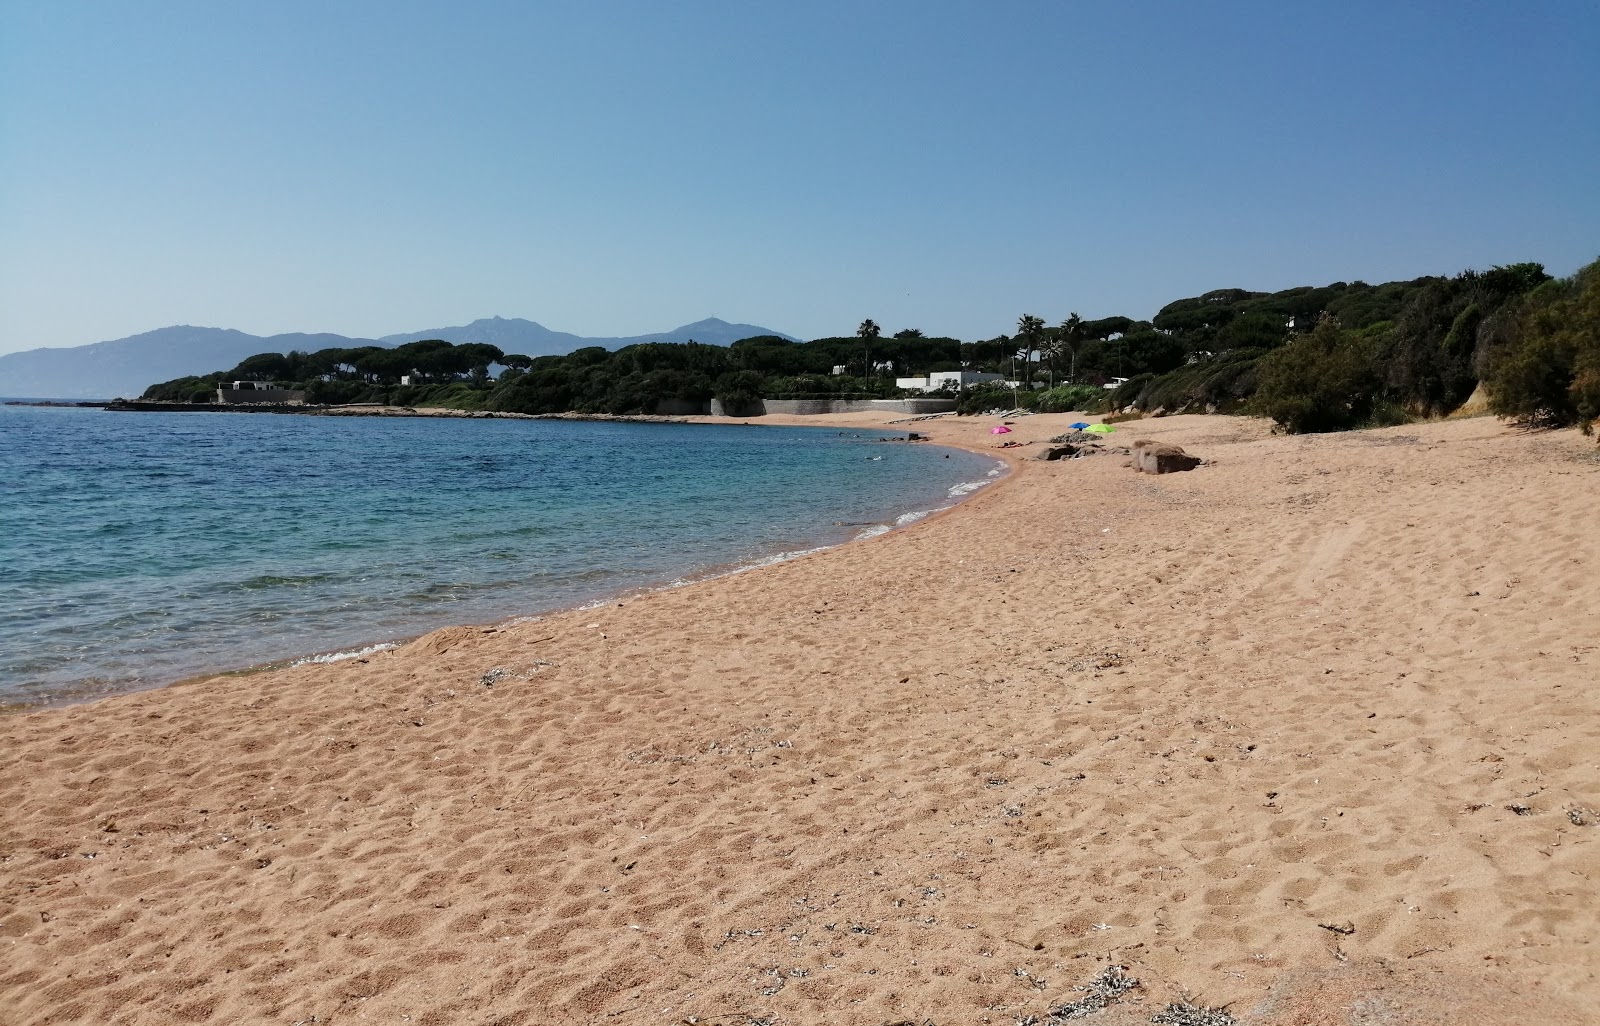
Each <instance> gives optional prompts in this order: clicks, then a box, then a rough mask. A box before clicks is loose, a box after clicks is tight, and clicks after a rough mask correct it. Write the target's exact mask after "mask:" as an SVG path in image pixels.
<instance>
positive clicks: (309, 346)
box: [0, 317, 798, 400]
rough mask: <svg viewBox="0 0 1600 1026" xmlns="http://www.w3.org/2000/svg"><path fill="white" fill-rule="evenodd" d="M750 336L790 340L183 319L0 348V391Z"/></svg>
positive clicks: (143, 384)
mask: <svg viewBox="0 0 1600 1026" xmlns="http://www.w3.org/2000/svg"><path fill="white" fill-rule="evenodd" d="M752 335H778V336H779V337H781V338H788V339H793V336H791V335H784V334H783V333H782V332H777V331H773V330H772V329H771V328H763V327H760V326H759V325H755V324H729V323H728V322H727V321H723V320H719V319H717V318H715V317H710V318H707V319H706V320H703V321H696V322H694V323H693V324H685V325H683V326H682V327H678V328H673V329H672V330H671V331H659V332H656V333H654V334H650V335H635V336H633V337H631V338H587V337H584V336H582V335H573V334H569V333H567V332H565V331H552V330H550V329H549V328H546V327H545V326H544V325H542V324H539V323H536V322H534V321H529V320H524V319H522V318H520V317H512V318H505V317H486V318H482V319H480V320H476V321H473V322H472V323H471V324H463V325H459V326H457V327H450V328H429V329H427V330H425V331H413V332H407V333H405V334H402V335H385V336H384V337H383V338H377V339H372V338H348V337H346V336H344V335H331V334H304V333H301V332H293V333H289V334H284V335H265V336H263V335H251V334H248V333H246V332H243V331H237V330H234V329H232V328H197V327H193V326H190V325H187V324H185V325H175V326H173V327H170V328H158V329H156V330H155V331H147V332H144V333H143V334H141V335H130V336H128V337H127V338H119V339H112V340H110V341H107V342H95V343H93V344H91V345H86V346H72V347H70V348H64V349H28V350H24V351H23V352H20V353H7V354H5V355H3V356H0V396H25V397H29V398H49V399H81V400H101V399H112V398H116V397H118V396H121V397H126V398H132V397H134V396H137V395H139V394H140V393H142V392H143V391H144V390H145V389H146V388H148V387H149V386H151V385H153V384H155V383H156V382H159V381H170V380H172V379H173V378H179V377H183V376H184V375H186V374H207V373H210V372H211V371H218V370H227V369H228V368H230V367H232V366H234V365H235V364H237V363H238V362H239V361H240V360H243V359H244V358H245V357H247V356H254V355H255V354H256V353H287V352H289V351H291V350H295V349H300V350H305V351H307V352H315V351H316V350H318V349H332V348H355V347H358V346H397V345H401V344H402V343H405V342H415V341H417V340H418V339H424V338H442V339H444V340H445V341H447V342H487V343H489V344H490V345H495V346H499V347H500V349H501V350H503V351H504V352H506V353H520V354H522V355H523V356H553V355H560V354H563V353H570V352H572V351H573V350H574V349H583V348H585V347H587V346H602V347H604V348H606V349H620V348H622V347H623V346H630V345H636V344H638V343H641V342H688V341H691V340H692V341H695V342H705V343H708V344H710V345H718V346H725V345H728V344H730V343H733V342H737V341H738V340H739V339H741V338H749V337H751V336H752ZM795 341H798V340H797V339H796V340H795Z"/></svg>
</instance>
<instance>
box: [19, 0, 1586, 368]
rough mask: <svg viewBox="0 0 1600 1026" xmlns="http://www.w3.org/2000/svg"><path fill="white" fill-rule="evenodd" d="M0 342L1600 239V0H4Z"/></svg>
mask: <svg viewBox="0 0 1600 1026" xmlns="http://www.w3.org/2000/svg"><path fill="white" fill-rule="evenodd" d="M0 243H3V244H0V352H6V351H11V350H16V349H26V348H33V347H36V346H66V345H79V344H83V343H87V342H93V341H98V340H101V339H107V338H117V337H121V336H123V335H128V334H133V333H136V332H140V331H146V330H149V329H152V328H156V327H162V326H165V325H168V324H179V323H186V324H201V325H214V326H219V327H232V328H239V329H242V330H244V331H248V332H252V333H256V334H272V333H276V332H282V331H334V332H339V333H341V334H346V335H358V336H376V335H383V334H388V333H394V332H401V331H411V330H421V329H424V328H429V327H437V326H443V325H449V324H461V323H465V322H467V321H469V320H472V319H473V318H477V317H485V316H491V315H495V314H499V315H502V316H506V317H528V318H531V319H533V320H537V321H539V322H541V323H543V324H545V325H546V326H547V327H551V328H555V329H557V330H563V331H571V332H575V333H577V334H580V335H599V336H618V335H632V334H639V333H643V332H649V331H658V330H663V329H666V328H670V327H673V326H675V325H678V324H682V323H686V322H689V321H694V320H698V319H700V318H702V317H706V316H718V317H722V318H724V319H726V320H730V321H747V322H753V323H758V324H763V325H767V326H769V327H772V328H776V329H778V330H781V331H785V332H789V333H791V334H794V335H798V336H801V337H807V338H809V337H815V336H821V335H830V334H848V333H850V332H852V331H853V330H854V328H855V325H856V324H857V323H858V322H859V321H860V320H861V319H862V318H864V317H871V318H873V319H875V320H877V321H878V322H879V323H880V324H882V325H883V327H884V329H885V330H886V331H890V332H892V331H896V330H899V329H900V328H904V327H918V328H921V329H923V330H924V331H926V332H928V333H930V334H948V335H955V336H957V337H960V338H968V339H971V338H980V337H988V336H992V335H995V334H997V333H999V332H1002V331H1010V330H1013V328H1014V325H1015V322H1016V318H1017V316H1018V315H1019V314H1022V313H1035V314H1038V315H1040V316H1043V317H1045V318H1046V319H1047V320H1050V321H1051V322H1055V321H1058V320H1059V319H1060V318H1062V317H1064V316H1066V314H1067V313H1068V312H1069V311H1073V310H1077V311H1080V312H1082V313H1083V314H1084V316H1086V317H1093V316H1107V315H1110V314H1118V313H1120V314H1127V315H1129V316H1134V317H1149V316H1151V315H1152V314H1153V313H1155V311H1156V310H1157V309H1158V308H1159V307H1160V306H1161V305H1162V304H1163V303H1165V302H1167V301H1169V300H1171V299H1176V298H1179V297H1182V296H1189V295H1196V294H1198V293H1200V292H1203V291H1206V290H1208V289H1213V288H1221V287H1231V286H1237V287H1245V288H1252V289H1263V290H1275V289H1280V288H1286V287H1289V286H1292V285H1301V284H1325V283H1328V282H1332V281H1352V280H1357V279H1360V280H1363V281H1368V282H1379V281H1385V280H1390V279H1394V278H1410V277H1415V276H1418V275H1422V274H1450V273H1455V272H1456V271H1459V270H1462V269H1463V268H1467V267H1479V268H1482V267H1488V266H1490V265H1493V264H1501V263H1511V262H1516V261H1521V260H1538V261H1542V262H1543V263H1545V265H1546V266H1547V267H1548V269H1549V270H1550V271H1552V272H1553V273H1556V274H1570V273H1571V272H1572V271H1574V270H1575V269H1576V268H1578V267H1579V266H1581V265H1582V264H1584V263H1587V262H1588V261H1590V260H1593V259H1595V258H1596V257H1597V256H1600V4H1597V3H1595V2H1593V0H1568V2H1537V0H1535V2H1526V3H1514V4H1513V3H1504V2H1498V3H1489V2H1473V0H1453V2H1437V3H1405V4H1399V3H1392V2H1384V3H1339V4H1317V5H1310V4H1301V3H1281V2H1261V3H1228V2H1211V3H1194V2H1192V0H1175V2H1171V3H1122V2H1115V3H1087V2H1082V3H1079V2H1070V0H1046V2H1037V3H1031V2H995V0H982V2H979V0H973V2H969V3H949V2H940V0H916V2H906V3H890V2H882V3H874V2H862V0H850V2H841V3H834V2H831V0H807V2H804V3H793V2H791V3H783V4H779V3H762V2H756V3H735V2H727V3H718V4H708V3H692V2H683V3H660V2H655V0H650V2H638V3H604V2H582V3H579V2H572V3H554V2H548V3H536V4H517V3H499V2H496V3H477V2H443V0H441V2H437V3H415V2H405V0H382V2H354V0H348V2H347V0H337V2H327V0H317V2H298V0H275V2H272V3H250V4H227V3H224V4H219V3H215V2H213V0H206V2H194V3H180V2H165V0H144V2H140V3H125V2H61V0H41V2H17V0H0Z"/></svg>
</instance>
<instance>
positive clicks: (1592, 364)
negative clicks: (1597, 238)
mask: <svg viewBox="0 0 1600 1026" xmlns="http://www.w3.org/2000/svg"><path fill="white" fill-rule="evenodd" d="M1520 329H1521V330H1520V338H1519V339H1517V340H1516V341H1515V342H1513V343H1511V344H1510V345H1508V346H1506V347H1504V348H1503V349H1502V350H1501V351H1500V352H1499V353H1498V354H1496V355H1495V356H1494V357H1493V358H1491V361H1490V370H1489V374H1488V377H1487V378H1486V380H1485V382H1484V384H1485V387H1486V388H1487V390H1488V392H1489V408H1490V409H1491V410H1492V411H1494V412H1495V413H1496V414H1498V415H1499V416H1502V417H1509V418H1512V419H1515V420H1517V421H1520V422H1522V423H1525V424H1532V425H1548V426H1551V427H1561V426H1565V425H1568V424H1577V425H1578V426H1579V427H1581V428H1582V429H1583V431H1584V433H1585V434H1588V433H1590V432H1591V431H1593V430H1594V422H1595V420H1596V419H1597V418H1600V260H1597V261H1595V262H1594V263H1592V264H1590V265H1589V266H1587V267H1585V268H1583V269H1582V270H1580V271H1579V272H1578V273H1577V274H1575V275H1573V276H1572V277H1571V278H1569V279H1567V280H1565V281H1562V282H1559V283H1552V285H1551V286H1547V287H1543V288H1540V289H1538V290H1537V291H1536V292H1534V293H1533V294H1532V295H1531V296H1529V297H1528V302H1527V309H1526V310H1525V312H1524V313H1523V315H1522V318H1521V321H1520Z"/></svg>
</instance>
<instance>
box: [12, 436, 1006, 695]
mask: <svg viewBox="0 0 1600 1026" xmlns="http://www.w3.org/2000/svg"><path fill="white" fill-rule="evenodd" d="M903 437H904V432H903V431H892V430H888V429H883V430H849V431H840V430H838V429H831V428H792V427H775V426H742V425H699V424H668V423H623V422H588V421H565V420H516V419H502V418H494V419H454V418H425V419H424V418H377V417H315V416H299V415H274V414H262V413H117V412H107V411H103V410H98V409H75V408H46V407H30V406H5V405H0V706H9V707H18V706H32V705H43V704H54V703H63V702H70V701H78V700H84V699H89V698H95V697H99V696H102V695H107V694H114V693H119V692H126V691H134V690H140V689H144V688H150V687H157V686H161V685H163V684H168V683H171V682H173V681H177V680H181V679H184V678H188V677H193V676H197V675H202V674H213V673H221V672H228V671H233V670H238V669H244V668H250V667H255V666H261V665H269V664H284V663H293V662H297V661H304V660H307V659H314V660H324V661H331V660H336V659H341V658H348V657H351V656H353V655H356V654H360V653H365V652H371V651H378V650H381V649H382V648H385V647H391V646H393V645H395V644H396V643H399V642H402V641H404V640H405V639H408V638H411V637H414V636H416V635H419V634H423V633H426V632H427V631H430V630H434V629H436V628H439V627H444V626H449V625H453V624H463V623H491V622H500V621H504V620H507V619H512V618H517V617H530V616H538V615H540V614H545V613H549V612H552V611H556V610H563V609H572V608H577V607H582V606H584V605H586V604H591V603H597V602H600V601H604V600H609V599H612V598H616V597H619V596H624V595H629V594H635V593H638V592H640V591H643V590H648V589H654V588H666V587H675V586H680V585H682V584H684V583H687V582H692V581H696V580H701V579H704V578H708V577H713V576H716V575H719V574H726V573H737V572H740V571H743V570H746V569H749V568H753V567H759V566H761V565H764V564H769V563H772V562H775V561H780V560H783V559H788V558H792V557H794V556H795V555H798V554H803V553H807V552H811V551H814V550H817V549H820V548H823V547H826V546H831V545H837V544H841V543H843V542H847V541H850V540H852V539H858V538H863V537H866V536H870V535H873V534H879V533H882V532H884V531H888V530H892V529H894V528H895V527H897V526H901V525H905V524H907V523H910V522H912V521H914V520H916V519H918V518H920V517H922V516H924V515H926V514H927V513H929V512H931V511H934V510H937V509H941V508H944V507H947V506H949V505H951V504H952V503H954V502H956V501H958V500H959V499H960V498H961V497H963V496H964V495H967V494H970V493H971V492H972V491H974V490H975V489H977V488H980V487H982V486H983V485H984V484H986V483H988V482H990V481H993V480H994V479H995V477H996V476H998V474H999V473H1000V469H1001V465H1000V464H999V463H998V462H997V461H996V460H994V459H992V458H988V457H984V456H980V455H977V454H974V453H969V452H964V451H961V450H953V449H947V448H942V447H936V446H931V445H926V444H920V443H907V442H904V441H884V440H883V439H886V438H903Z"/></svg>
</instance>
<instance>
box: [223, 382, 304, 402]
mask: <svg viewBox="0 0 1600 1026" xmlns="http://www.w3.org/2000/svg"><path fill="white" fill-rule="evenodd" d="M305 401H306V394H305V393H304V392H302V391H300V390H299V389H295V388H279V387H277V386H276V385H274V384H273V383H272V382H270V381H219V382H217V402H219V403H231V404H233V405H236V406H237V405H243V404H246V403H288V404H290V405H294V406H298V405H300V404H301V403H304V402H305Z"/></svg>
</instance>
